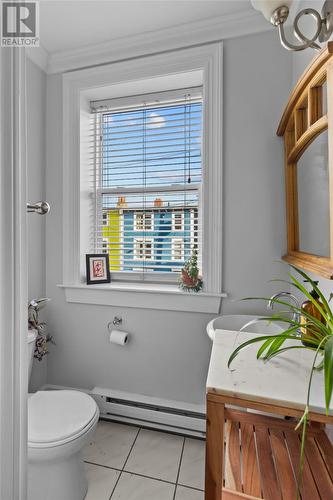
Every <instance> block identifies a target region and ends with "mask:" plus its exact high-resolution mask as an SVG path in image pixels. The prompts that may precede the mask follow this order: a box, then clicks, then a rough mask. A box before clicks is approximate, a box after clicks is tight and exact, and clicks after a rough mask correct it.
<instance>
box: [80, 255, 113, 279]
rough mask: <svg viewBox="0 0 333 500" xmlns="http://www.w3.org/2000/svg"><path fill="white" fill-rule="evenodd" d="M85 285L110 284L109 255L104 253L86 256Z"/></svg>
mask: <svg viewBox="0 0 333 500" xmlns="http://www.w3.org/2000/svg"><path fill="white" fill-rule="evenodd" d="M86 270H87V275H86V276H87V285H98V284H100V283H110V281H111V276H110V265H109V255H108V254H105V253H88V254H86Z"/></svg>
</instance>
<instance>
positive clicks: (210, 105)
mask: <svg viewBox="0 0 333 500" xmlns="http://www.w3.org/2000/svg"><path fill="white" fill-rule="evenodd" d="M199 70H200V71H201V72H202V75H203V82H202V84H203V95H204V111H203V124H204V125H203V143H204V147H203V155H202V161H203V165H204V173H203V177H204V179H203V190H202V191H203V192H202V197H203V210H204V213H203V215H202V218H203V222H204V224H203V227H204V231H205V232H206V233H209V234H205V235H202V236H201V238H202V249H203V268H204V284H205V290H206V292H207V293H212V294H221V290H222V192H223V186H222V168H221V166H222V136H223V133H222V95H223V92H222V42H218V43H212V44H208V45H204V46H199V47H193V48H189V49H182V50H178V51H171V52H167V53H165V54H159V55H153V56H146V57H142V58H139V59H133V60H129V61H122V62H116V63H112V64H110V65H105V66H101V67H94V68H88V69H84V70H78V71H74V72H69V73H67V74H64V75H63V76H62V78H63V214H64V215H65V216H64V217H63V283H64V284H66V283H67V284H68V283H72V284H73V283H76V284H78V283H80V282H82V274H81V272H83V270H84V264H83V258H84V255H82V256H81V259H80V246H81V243H82V241H83V240H84V238H85V236H86V231H85V228H84V227H83V225H82V224H80V223H79V221H80V220H81V219H82V214H81V212H80V208H81V205H80V202H81V194H82V193H84V192H85V186H84V183H83V184H82V182H81V177H80V164H81V165H83V166H84V162H85V160H84V158H83V156H84V151H82V149H81V150H80V133H82V128H80V127H83V126H84V124H85V123H86V122H87V120H88V111H89V110H88V108H89V105H88V93H89V89H92V90H93V89H94V88H98V87H103V86H107V85H112V84H118V83H120V82H123V81H130V80H133V81H139V80H140V79H149V78H154V77H158V76H161V75H170V74H174V75H176V74H177V75H179V74H184V73H186V72H188V73H190V72H193V71H199ZM208 221H209V224H208ZM81 222H82V220H81ZM205 228H206V229H205ZM212 228H214V231H213V230H212ZM87 253H88V252H87Z"/></svg>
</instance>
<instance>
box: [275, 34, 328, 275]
mask: <svg viewBox="0 0 333 500" xmlns="http://www.w3.org/2000/svg"><path fill="white" fill-rule="evenodd" d="M325 81H326V82H327V85H326V86H327V114H324V110H323V91H324V89H323V84H324V83H325ZM326 129H328V132H329V133H328V174H329V204H330V206H329V210H330V236H329V237H330V256H329V257H321V256H318V255H314V254H310V253H306V252H302V251H300V249H299V216H298V191H297V162H298V160H299V158H300V157H301V156H302V154H303V153H304V151H305V150H306V148H307V147H308V146H309V145H310V144H311V143H312V142H313V141H314V140H315V139H316V137H318V136H319V134H321V133H322V132H324V131H325V130H326ZM277 135H279V136H283V137H284V145H285V185H286V216H287V245H288V250H287V254H286V255H284V256H283V257H282V258H283V259H284V260H285V261H287V262H289V263H290V264H293V265H295V266H296V267H299V268H302V269H305V270H307V271H311V272H313V273H315V274H317V275H319V276H323V277H325V278H328V279H333V42H328V44H327V47H325V48H324V49H323V50H322V51H321V52H319V54H318V55H317V56H316V57H315V59H314V60H313V61H312V62H311V63H310V65H309V66H308V67H307V69H306V70H305V72H304V73H303V75H302V76H301V77H300V79H299V80H298V82H297V84H296V85H295V87H294V89H293V91H292V93H291V95H290V98H289V101H288V104H287V106H286V108H285V110H284V113H283V115H282V118H281V121H280V124H279V127H278V130H277Z"/></svg>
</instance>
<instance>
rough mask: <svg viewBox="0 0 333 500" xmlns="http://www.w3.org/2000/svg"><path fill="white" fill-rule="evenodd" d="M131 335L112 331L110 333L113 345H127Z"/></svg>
mask: <svg viewBox="0 0 333 500" xmlns="http://www.w3.org/2000/svg"><path fill="white" fill-rule="evenodd" d="M128 337H129V334H128V333H127V332H123V331H120V330H112V331H111V333H110V342H111V344H118V345H125V344H126V343H127V341H128Z"/></svg>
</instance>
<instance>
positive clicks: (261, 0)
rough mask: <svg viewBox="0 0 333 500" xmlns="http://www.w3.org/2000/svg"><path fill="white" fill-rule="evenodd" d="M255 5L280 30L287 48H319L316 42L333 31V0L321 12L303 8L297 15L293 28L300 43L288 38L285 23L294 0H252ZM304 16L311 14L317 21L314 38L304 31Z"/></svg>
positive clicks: (281, 39) (324, 39) (282, 42)
mask: <svg viewBox="0 0 333 500" xmlns="http://www.w3.org/2000/svg"><path fill="white" fill-rule="evenodd" d="M251 2H252V5H253V7H254V8H255V9H256V10H259V11H260V12H261V13H262V14H263V16H264V17H265V18H266V19H267V21H269V22H270V23H271V24H273V26H275V27H277V28H278V30H279V35H280V41H281V44H282V45H283V47H284V48H286V49H287V50H304V49H307V48H309V47H311V48H312V49H317V50H319V49H320V48H321V47H320V45H318V43H316V41H318V42H326V41H327V40H328V39H329V38H330V36H331V34H332V32H333V0H326V1H325V3H324V5H323V8H322V11H321V13H319V12H318V11H317V10H315V9H311V8H308V9H303V10H301V11H300V12H299V13H298V14H297V15H296V17H295V19H294V22H293V30H294V34H295V36H296V38H297V39H298V40H299V41H300V42H301V43H300V44H293V43H291V42H289V41H288V40H287V38H286V34H285V29H284V23H285V22H286V20H287V19H288V16H289V8H290V6H291V4H292V0H251ZM303 16H311V17H312V18H313V19H314V21H315V23H316V31H315V33H314V35H313V37H312V38H308V37H307V36H305V35H304V33H302V31H301V29H300V27H299V21H300V19H301V18H302V17H303Z"/></svg>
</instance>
